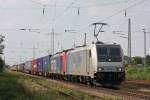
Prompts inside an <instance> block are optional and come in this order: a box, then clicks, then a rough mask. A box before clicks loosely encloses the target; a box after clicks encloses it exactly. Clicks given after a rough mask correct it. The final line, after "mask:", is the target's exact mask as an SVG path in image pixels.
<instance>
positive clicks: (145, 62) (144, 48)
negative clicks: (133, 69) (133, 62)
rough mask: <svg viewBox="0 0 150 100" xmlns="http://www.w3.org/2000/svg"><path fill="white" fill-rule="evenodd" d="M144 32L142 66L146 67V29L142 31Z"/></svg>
mask: <svg viewBox="0 0 150 100" xmlns="http://www.w3.org/2000/svg"><path fill="white" fill-rule="evenodd" d="M143 32H144V66H145V65H146V29H143Z"/></svg>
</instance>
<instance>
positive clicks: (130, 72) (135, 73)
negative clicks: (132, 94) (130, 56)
mask: <svg viewBox="0 0 150 100" xmlns="http://www.w3.org/2000/svg"><path fill="white" fill-rule="evenodd" d="M126 78H127V79H138V80H150V67H143V68H138V67H126Z"/></svg>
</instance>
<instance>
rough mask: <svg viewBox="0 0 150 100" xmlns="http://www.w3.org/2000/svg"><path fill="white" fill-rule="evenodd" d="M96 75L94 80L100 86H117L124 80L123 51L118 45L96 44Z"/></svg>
mask: <svg viewBox="0 0 150 100" xmlns="http://www.w3.org/2000/svg"><path fill="white" fill-rule="evenodd" d="M96 53H97V73H96V74H95V79H96V81H97V82H98V83H100V84H102V85H119V84H120V83H121V82H122V81H124V80H125V67H124V63H123V51H122V49H121V46H120V45H116V44H111V45H106V44H96Z"/></svg>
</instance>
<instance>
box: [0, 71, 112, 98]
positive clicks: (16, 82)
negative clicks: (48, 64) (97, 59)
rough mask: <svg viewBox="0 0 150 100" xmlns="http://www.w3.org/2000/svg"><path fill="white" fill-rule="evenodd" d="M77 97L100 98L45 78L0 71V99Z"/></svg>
mask: <svg viewBox="0 0 150 100" xmlns="http://www.w3.org/2000/svg"><path fill="white" fill-rule="evenodd" d="M79 98H80V99H81V100H100V98H98V97H95V96H93V95H90V94H87V93H83V92H80V91H78V90H74V89H70V88H67V87H64V86H62V85H59V84H56V83H53V82H50V81H49V80H46V79H45V78H41V77H36V76H35V77H33V76H29V75H26V74H22V73H16V72H7V73H6V72H4V73H0V100H79ZM104 100H107V99H106V98H104ZM109 100H111V99H109Z"/></svg>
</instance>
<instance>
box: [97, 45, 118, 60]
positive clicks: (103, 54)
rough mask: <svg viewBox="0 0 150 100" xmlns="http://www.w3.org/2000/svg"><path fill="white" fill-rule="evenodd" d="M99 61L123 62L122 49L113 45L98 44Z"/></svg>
mask: <svg viewBox="0 0 150 100" xmlns="http://www.w3.org/2000/svg"><path fill="white" fill-rule="evenodd" d="M97 58H98V61H99V62H121V50H120V48H119V47H113V46H111V47H110V46H97Z"/></svg>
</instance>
